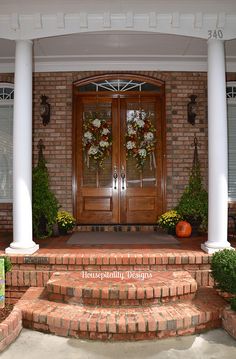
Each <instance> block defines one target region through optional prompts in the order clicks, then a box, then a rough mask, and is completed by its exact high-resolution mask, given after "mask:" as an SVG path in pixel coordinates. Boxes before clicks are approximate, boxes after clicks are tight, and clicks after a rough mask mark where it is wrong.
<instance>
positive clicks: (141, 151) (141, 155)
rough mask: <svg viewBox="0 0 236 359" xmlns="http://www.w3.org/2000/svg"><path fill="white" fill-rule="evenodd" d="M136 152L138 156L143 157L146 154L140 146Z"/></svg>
mask: <svg viewBox="0 0 236 359" xmlns="http://www.w3.org/2000/svg"><path fill="white" fill-rule="evenodd" d="M138 154H139V156H140V157H142V158H145V157H146V156H147V151H146V150H145V148H140V149H139V150H138Z"/></svg>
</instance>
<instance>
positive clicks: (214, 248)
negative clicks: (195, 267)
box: [201, 242, 234, 254]
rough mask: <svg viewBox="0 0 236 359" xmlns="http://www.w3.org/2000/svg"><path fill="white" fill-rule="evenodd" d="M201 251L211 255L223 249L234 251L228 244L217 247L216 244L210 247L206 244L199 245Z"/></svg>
mask: <svg viewBox="0 0 236 359" xmlns="http://www.w3.org/2000/svg"><path fill="white" fill-rule="evenodd" d="M201 249H202V250H203V251H204V252H206V253H208V254H213V253H215V252H218V251H221V250H223V249H234V248H233V247H231V245H230V243H229V242H227V243H226V244H225V246H219V245H217V243H211V244H210V245H208V244H207V242H206V243H202V244H201Z"/></svg>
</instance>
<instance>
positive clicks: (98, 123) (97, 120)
mask: <svg viewBox="0 0 236 359" xmlns="http://www.w3.org/2000/svg"><path fill="white" fill-rule="evenodd" d="M92 124H93V126H94V127H97V128H99V127H100V126H101V120H99V119H98V118H95V120H93V121H92Z"/></svg>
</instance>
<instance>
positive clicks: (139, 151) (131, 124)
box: [126, 110, 156, 170]
mask: <svg viewBox="0 0 236 359" xmlns="http://www.w3.org/2000/svg"><path fill="white" fill-rule="evenodd" d="M155 132H156V130H155V127H154V126H153V124H152V123H151V121H150V119H149V118H148V117H147V113H146V112H145V111H144V110H139V111H134V112H133V114H132V116H131V117H129V118H128V122H127V134H126V151H127V152H126V154H127V156H128V157H134V158H135V159H136V162H137V164H136V166H137V168H138V169H139V170H142V168H143V166H144V164H145V162H146V160H147V158H148V157H149V160H150V168H151V169H152V167H154V168H155V167H156V161H155V155H154V150H155V142H156V139H155Z"/></svg>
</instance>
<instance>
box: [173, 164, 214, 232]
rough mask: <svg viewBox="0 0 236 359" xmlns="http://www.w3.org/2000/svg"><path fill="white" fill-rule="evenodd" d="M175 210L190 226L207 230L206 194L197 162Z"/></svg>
mask: <svg viewBox="0 0 236 359" xmlns="http://www.w3.org/2000/svg"><path fill="white" fill-rule="evenodd" d="M176 210H177V211H178V212H179V213H180V214H181V215H182V217H183V218H184V219H185V220H186V221H188V222H189V223H191V224H192V225H197V226H198V227H201V229H203V230H205V231H206V230H207V217H208V194H207V191H206V190H205V189H204V188H203V185H202V177H201V171H200V164H199V162H197V163H196V164H194V165H193V168H192V171H191V174H190V177H189V184H188V186H187V187H186V188H185V190H184V192H183V194H182V196H181V198H180V200H179V203H178V205H177V207H176Z"/></svg>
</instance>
